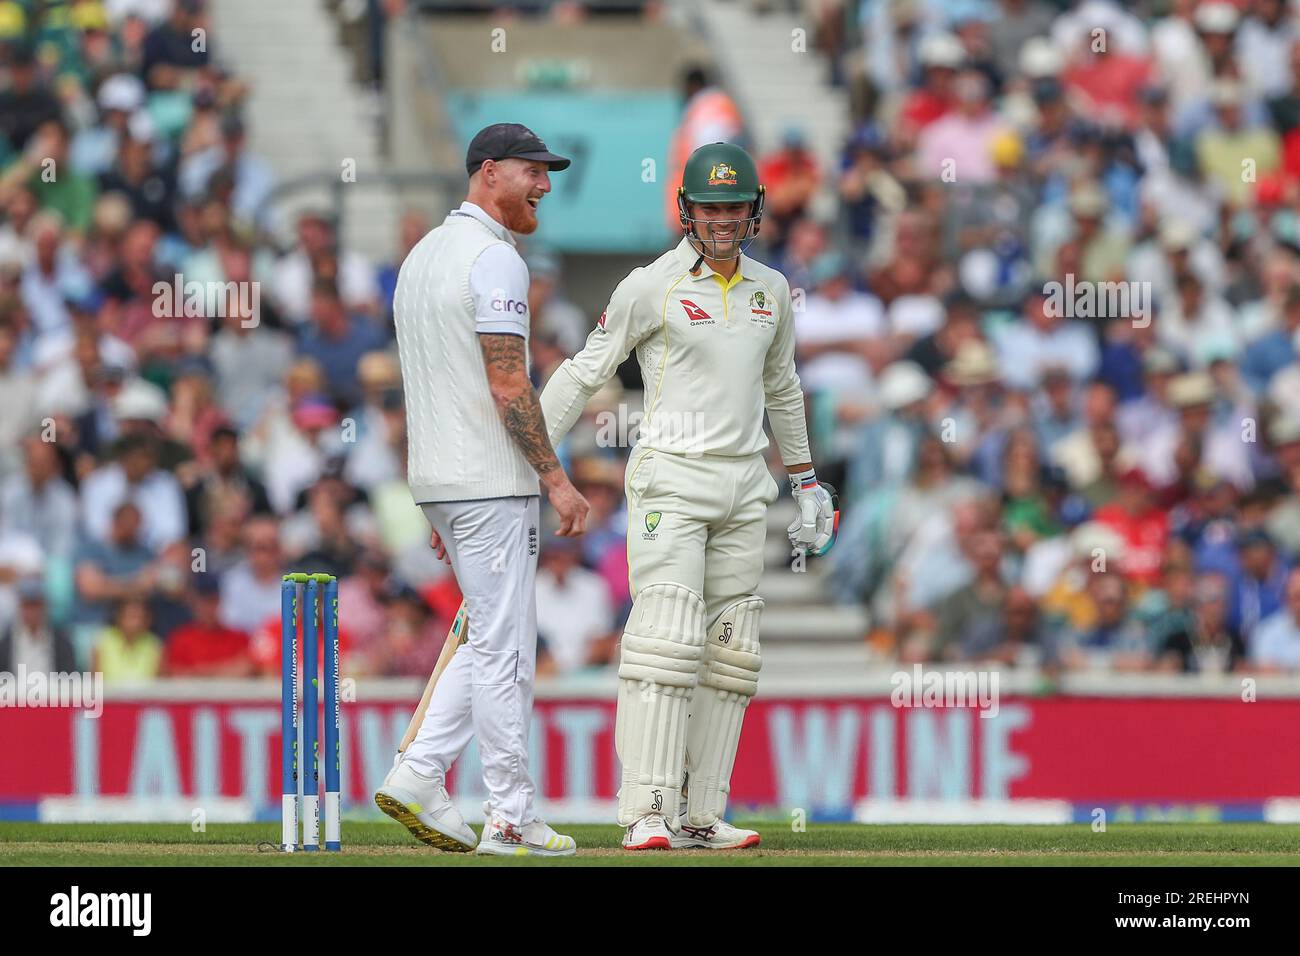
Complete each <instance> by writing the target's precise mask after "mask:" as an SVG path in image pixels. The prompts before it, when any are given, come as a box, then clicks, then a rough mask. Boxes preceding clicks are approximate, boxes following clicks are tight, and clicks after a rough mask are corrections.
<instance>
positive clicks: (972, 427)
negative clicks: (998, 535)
mask: <svg viewBox="0 0 1300 956" xmlns="http://www.w3.org/2000/svg"><path fill="white" fill-rule="evenodd" d="M941 381H942V382H943V384H944V385H946V386H948V387H949V388H950V389H953V390H954V392H955V394H954V399H953V403H952V405H951V406H950V407H949V408H948V409H947V410H946V411H945V413H944V416H943V417H945V418H950V419H951V420H952V422H953V425H954V434H953V435H952V436H951V437H952V439H953V445H954V451H955V452H956V454H957V456H958V458H959V459H960V460H962V461H969V462H971V464H972V467H973V468H974V470H975V474H976V475H977V476H978V477H980V478H981V479H982V480H984V481H985V482H992V483H996V481H997V479H998V476H1000V474H1001V460H1000V459H1001V455H1002V448H1003V445H1004V443H1005V438H1006V434H1007V427H1008V425H1009V424H1011V423H1012V422H1014V421H1015V418H1014V416H1013V415H1011V414H1009V409H1008V407H1007V403H1006V401H1005V395H1004V394H1003V389H1002V374H1001V372H1000V371H999V369H998V363H997V358H996V356H995V355H994V354H993V350H992V349H991V348H989V347H988V346H987V345H986V344H985V343H984V342H983V341H982V340H980V339H978V338H971V339H969V340H967V341H965V342H963V343H962V344H961V346H960V347H959V348H958V349H957V353H956V355H954V356H953V359H952V361H951V362H949V363H948V364H947V365H945V366H944V367H943V371H942V373H941Z"/></svg>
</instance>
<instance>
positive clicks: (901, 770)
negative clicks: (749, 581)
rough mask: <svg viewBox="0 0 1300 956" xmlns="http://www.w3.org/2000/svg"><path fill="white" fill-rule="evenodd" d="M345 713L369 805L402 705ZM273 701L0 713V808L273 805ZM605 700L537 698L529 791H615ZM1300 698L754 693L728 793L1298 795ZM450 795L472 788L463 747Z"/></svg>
mask: <svg viewBox="0 0 1300 956" xmlns="http://www.w3.org/2000/svg"><path fill="white" fill-rule="evenodd" d="M361 699H362V700H363V701H366V702H359V703H351V704H346V705H345V707H344V733H343V747H344V784H343V786H344V800H345V803H367V802H368V801H369V796H370V793H371V791H372V790H373V788H374V786H375V785H376V784H377V783H378V782H379V781H380V780H382V779H383V776H384V774H385V772H386V771H387V769H388V767H389V765H390V763H391V760H392V755H393V749H394V746H395V743H396V741H397V740H398V739H399V738H400V736H401V733H402V731H403V729H404V728H405V726H406V722H407V719H408V718H409V715H410V710H411V707H412V701H409V700H406V699H405V698H404V697H400V698H391V699H387V700H373V699H371V698H370V697H367V696H366V695H361ZM279 720H280V716H279V708H278V703H277V699H275V698H271V697H266V696H263V695H257V696H255V698H254V699H240V695H230V696H227V697H224V698H222V697H216V698H214V699H195V698H194V697H193V696H188V697H179V696H177V697H170V698H169V697H167V696H165V695H163V696H159V694H158V693H157V692H156V691H155V692H151V693H150V695H149V698H148V699H136V700H110V701H108V702H107V703H106V704H105V705H104V709H103V713H102V714H101V715H100V716H99V717H98V718H87V717H85V716H82V714H81V713H80V712H79V711H75V710H69V709H40V708H13V707H7V708H0V741H3V746H0V804H8V805H10V806H14V805H22V804H34V803H36V802H38V801H39V800H40V799H42V798H44V797H49V796H80V797H109V796H122V797H135V798H138V799H145V800H148V799H151V798H175V797H192V796H205V795H206V796H221V797H232V798H242V799H245V800H247V801H249V802H250V803H251V804H252V805H253V806H255V807H257V808H259V810H260V809H262V808H265V809H267V810H270V809H272V808H274V807H277V806H278V794H279V785H280V772H279V766H280V765H279V760H280V757H279V754H280V751H279ZM613 729H614V706H613V702H612V701H610V700H608V699H607V698H604V697H603V696H602V697H597V698H574V699H546V700H539V701H538V702H537V710H536V715H535V719H534V726H533V733H532V740H531V751H532V758H533V766H534V770H535V776H536V777H537V781H538V784H539V791H540V793H542V794H544V795H545V796H546V797H548V798H550V799H560V800H578V801H580V800H593V799H595V800H608V799H610V798H612V797H614V795H615V792H616V790H617V785H618V784H617V776H618V767H617V762H616V759H615V756H614V747H613ZM1297 729H1300V699H1294V698H1289V699H1264V700H1259V701H1255V702H1249V703H1247V702H1242V701H1241V700H1239V699H1236V698H1230V697H1215V698H1203V699H1195V698H1179V697H1158V698H1153V697H1143V698H1138V697H1070V696H1061V697H1011V696H1007V697H1004V698H1003V699H1002V700H1001V701H1000V704H999V707H998V709H997V712H996V715H991V716H990V715H985V716H981V713H980V712H979V711H977V710H973V709H965V708H952V707H948V708H943V707H927V708H905V707H895V706H893V705H892V704H891V702H890V699H889V698H888V697H886V696H880V697H870V698H863V697H851V698H774V699H764V698H761V697H760V698H758V699H756V700H755V701H754V703H753V704H752V706H751V707H750V709H749V712H748V716H747V717H746V721H745V731H744V737H743V740H742V743H741V750H740V754H739V756H738V759H737V761H736V770H735V774H734V777H733V786H732V797H733V803H734V804H735V805H746V806H753V807H771V808H778V807H780V808H789V807H803V808H806V809H808V810H809V811H810V812H822V813H828V812H831V813H833V812H840V811H843V810H845V809H846V808H848V807H851V806H852V805H853V804H854V803H856V802H857V801H858V800H860V799H863V798H877V799H895V798H909V799H917V800H968V799H989V800H1002V799H1018V798H1040V799H1044V798H1050V799H1058V800H1066V801H1071V802H1074V803H1079V802H1087V801H1095V802H1122V801H1147V802H1160V801H1170V802H1218V803H1232V802H1237V803H1240V802H1258V801H1262V800H1265V799H1268V798H1271V797H1294V796H1300V760H1297V759H1296V755H1297V748H1296V743H1295V741H1296V733H1297ZM458 776H459V777H460V778H461V779H460V780H457V779H455V778H453V780H452V785H453V787H452V788H453V790H457V791H459V792H461V793H462V795H466V796H468V795H472V794H473V793H475V792H476V791H477V789H478V787H479V786H480V785H479V783H478V781H477V777H478V773H477V758H476V756H475V754H474V753H473V752H472V750H471V752H469V753H467V754H466V755H465V757H464V758H463V759H462V766H461V769H460V773H459V774H458Z"/></svg>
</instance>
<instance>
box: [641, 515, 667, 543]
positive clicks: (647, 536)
mask: <svg viewBox="0 0 1300 956" xmlns="http://www.w3.org/2000/svg"><path fill="white" fill-rule="evenodd" d="M663 516H664V513H663V512H662V511H651V512H650V513H649V514H647V515H646V516H645V531H644V532H643V533H642V534H641V537H642V538H643V539H644V540H646V541H654V540H655V539H656V538H658V537H659V535H657V534H655V528H657V527H659V521H660V520H661V519H662V518H663Z"/></svg>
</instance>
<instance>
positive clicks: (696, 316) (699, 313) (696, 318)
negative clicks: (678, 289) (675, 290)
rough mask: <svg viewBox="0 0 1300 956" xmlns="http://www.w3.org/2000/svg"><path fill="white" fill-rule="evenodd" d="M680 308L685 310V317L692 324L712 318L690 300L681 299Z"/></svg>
mask: <svg viewBox="0 0 1300 956" xmlns="http://www.w3.org/2000/svg"><path fill="white" fill-rule="evenodd" d="M682 308H683V309H684V310H686V317H687V318H688V319H690V320H691V321H692V322H702V321H703V320H705V319H712V318H713V316H711V315H709V313H707V312H705V311H704V310H703V309H701V308H700V307H699V306H698V305H696V304H695V303H694V302H692V301H691V300H690V299H682Z"/></svg>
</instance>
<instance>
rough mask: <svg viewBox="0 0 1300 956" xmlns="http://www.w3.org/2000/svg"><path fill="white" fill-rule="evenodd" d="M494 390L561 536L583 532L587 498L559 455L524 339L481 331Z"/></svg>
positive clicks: (504, 417)
mask: <svg viewBox="0 0 1300 956" xmlns="http://www.w3.org/2000/svg"><path fill="white" fill-rule="evenodd" d="M478 338H479V345H480V347H481V348H482V349H483V364H484V366H485V367H486V369H487V379H488V388H489V389H491V391H492V398H493V400H494V401H495V402H496V406H497V414H498V415H500V416H501V421H502V423H503V424H504V425H505V426H506V431H507V432H509V433H510V438H511V440H513V441H514V443H515V445H516V446H517V447H518V448H519V450H520V451H521V452H523V454H524V457H525V458H526V459H527V460H528V464H530V465H532V466H533V470H534V471H536V472H537V476H538V478H540V479H541V482H542V484H543V485H544V486H545V487H546V493H547V496H548V497H549V498H550V499H551V504H552V505H553V506H554V508H555V510H556V511H557V512H558V513H559V515H560V529H559V532H558V533H559V534H561V535H565V536H570V535H579V534H582V533H583V532H584V531H585V530H586V523H587V508H588V505H587V500H586V499H585V498H583V497H582V495H581V494H579V493H578V490H577V489H576V488H574V487H573V483H572V482H570V481H569V477H568V475H566V474H565V473H564V469H563V468H561V467H560V460H559V459H558V458H556V457H555V449H554V448H552V447H551V439H550V437H549V436H548V435H547V433H546V420H545V419H544V418H543V417H542V407H541V405H540V404H539V403H538V401H537V392H536V391H534V390H533V383H532V382H530V381H529V380H528V361H527V356H526V354H525V352H524V340H523V338H522V337H520V336H518V335H509V334H487V333H482V334H480V335H479V337H478Z"/></svg>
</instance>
